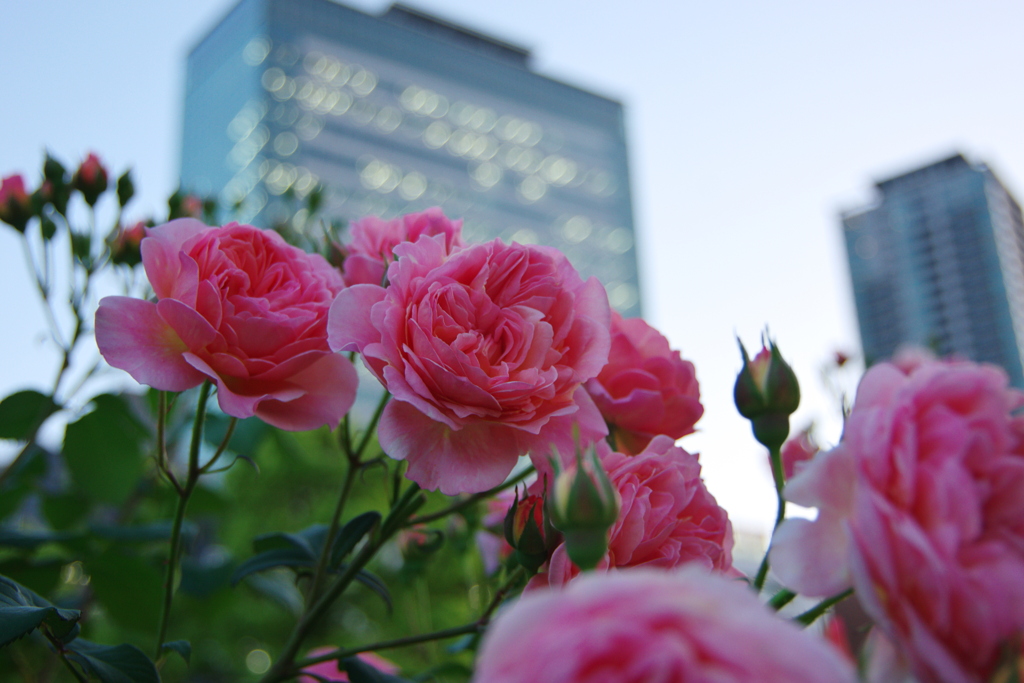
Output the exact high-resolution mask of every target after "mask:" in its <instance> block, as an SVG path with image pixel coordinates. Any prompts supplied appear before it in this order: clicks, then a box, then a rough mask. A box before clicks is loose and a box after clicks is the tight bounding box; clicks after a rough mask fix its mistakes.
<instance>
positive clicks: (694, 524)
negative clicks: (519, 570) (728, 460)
mask: <svg viewBox="0 0 1024 683" xmlns="http://www.w3.org/2000/svg"><path fill="white" fill-rule="evenodd" d="M598 454H599V455H600V457H601V463H602V464H603V465H604V467H605V470H606V471H607V472H608V478H609V479H610V480H611V482H612V485H614V486H615V488H616V490H617V491H618V492H619V497H620V499H621V507H620V510H619V516H618V519H617V520H616V522H615V524H614V525H613V526H612V528H611V531H610V536H609V540H608V554H607V556H606V557H605V559H604V560H602V561H601V562H600V563H599V564H598V568H599V569H609V568H616V569H620V568H624V567H657V568H659V569H671V568H673V567H677V566H679V565H682V564H687V563H694V564H697V565H700V566H701V567H703V568H705V569H708V570H718V571H726V570H728V569H730V568H731V567H732V542H733V541H732V525H731V524H730V522H729V516H728V514H727V513H726V511H725V510H724V509H722V508H721V507H720V506H719V505H718V503H717V502H716V501H715V498H714V496H712V495H711V493H710V492H709V491H708V490H707V488H706V487H705V486H704V482H703V481H702V480H701V478H700V463H699V462H698V460H697V456H695V455H692V454H690V453H687V452H686V451H684V450H683V449H682V448H679V447H677V446H675V445H673V443H672V439H670V438H669V437H667V436H657V437H655V438H654V439H653V440H652V441H651V443H650V444H649V445H648V446H647V448H646V449H644V450H643V451H642V452H641V453H639V454H638V455H635V456H628V455H624V454H622V453H616V452H613V451H612V450H611V449H610V448H609V447H608V446H607V445H605V444H599V445H598ZM577 574H579V569H578V568H577V567H576V566H575V565H573V563H572V562H571V561H570V560H569V557H568V555H567V554H566V551H565V545H564V544H562V545H560V546H558V547H557V548H555V550H554V552H553V553H552V555H551V560H550V561H549V565H548V571H547V573H546V574H542V575H538V576H537V577H536V578H535V579H534V580H533V583H532V585H533V586H535V587H536V586H539V585H543V584H544V583H549V584H551V585H560V584H564V583H566V582H567V581H569V580H571V579H572V578H573V577H575V576H576V575H577Z"/></svg>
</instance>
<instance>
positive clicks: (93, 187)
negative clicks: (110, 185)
mask: <svg viewBox="0 0 1024 683" xmlns="http://www.w3.org/2000/svg"><path fill="white" fill-rule="evenodd" d="M71 184H72V186H73V187H74V188H75V189H76V190H78V191H79V192H81V193H82V196H83V197H84V198H85V201H86V203H87V204H89V206H93V205H95V204H96V200H97V199H99V196H100V195H101V194H103V193H104V192H106V190H107V169H105V168H103V164H102V162H100V159H99V157H98V156H96V155H95V154H94V153H92V152H90V153H89V155H88V156H87V157H86V158H85V161H83V162H82V164H81V165H80V166H79V167H78V170H77V171H75V175H74V176H73V177H72V178H71Z"/></svg>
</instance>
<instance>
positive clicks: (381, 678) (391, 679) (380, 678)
mask: <svg viewBox="0 0 1024 683" xmlns="http://www.w3.org/2000/svg"><path fill="white" fill-rule="evenodd" d="M338 665H339V667H341V668H344V669H345V671H346V672H347V673H348V680H349V681H351V682H352V683H411V681H410V680H409V679H408V678H401V677H399V676H392V675H391V674H386V673H384V672H383V671H381V670H380V669H378V668H376V667H373V666H371V665H369V664H367V663H366V662H364V661H363V660H361V659H359V658H358V657H348V658H347V659H341V660H338Z"/></svg>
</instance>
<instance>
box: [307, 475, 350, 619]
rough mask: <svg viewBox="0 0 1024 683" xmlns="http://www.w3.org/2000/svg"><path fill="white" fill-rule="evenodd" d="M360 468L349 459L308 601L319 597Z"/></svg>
mask: <svg viewBox="0 0 1024 683" xmlns="http://www.w3.org/2000/svg"><path fill="white" fill-rule="evenodd" d="M360 469H362V468H361V466H360V464H359V461H358V460H357V459H351V460H350V461H349V464H348V471H346V472H345V481H344V482H343V483H342V485H341V495H339V496H338V504H337V505H335V506H334V515H333V516H332V517H331V526H330V528H329V529H328V531H327V537H326V538H325V539H324V547H323V548H321V549H320V557H319V559H317V563H316V571H315V572H314V573H313V583H312V585H311V586H310V589H309V597H308V598H307V599H308V600H309V601H310V602H313V601H315V600H316V599H317V598H319V597H320V591H321V590H322V589H323V582H324V577H325V576H327V562H328V559H329V558H330V556H331V549H332V548H333V547H334V539H335V537H336V536H337V535H338V527H339V526H340V525H341V514H342V512H343V511H344V510H345V503H346V502H348V496H349V493H350V492H351V491H352V483H353V482H354V481H355V478H356V472H358V471H359V470H360Z"/></svg>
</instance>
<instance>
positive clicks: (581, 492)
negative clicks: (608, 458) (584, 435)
mask: <svg viewBox="0 0 1024 683" xmlns="http://www.w3.org/2000/svg"><path fill="white" fill-rule="evenodd" d="M588 460H589V462H584V459H583V455H582V453H581V452H580V451H579V450H578V449H577V451H576V465H575V466H574V467H573V468H572V469H570V470H566V471H564V472H563V471H561V465H560V464H559V463H558V461H557V460H555V459H554V458H552V460H551V464H552V466H553V467H554V470H555V487H554V490H553V491H552V493H551V496H550V497H549V498H548V516H549V518H550V519H551V524H552V526H554V527H555V528H556V529H558V530H559V531H561V532H562V534H563V535H564V536H565V550H566V552H567V553H568V555H569V559H570V560H572V561H573V563H574V564H575V565H576V566H577V567H579V568H580V569H581V570H583V571H589V570H591V569H593V568H594V567H596V566H597V563H598V562H600V561H601V559H602V558H603V557H604V556H605V553H607V552H608V531H609V529H611V527H612V525H613V524H615V520H616V519H618V516H619V508H620V503H619V494H618V492H617V491H616V490H615V487H614V486H612V483H611V481H609V479H608V474H607V473H606V472H605V471H604V467H603V466H602V465H601V461H600V460H599V459H598V457H597V452H596V451H595V450H594V449H593V448H592V449H591V450H590V457H589V458H588Z"/></svg>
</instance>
